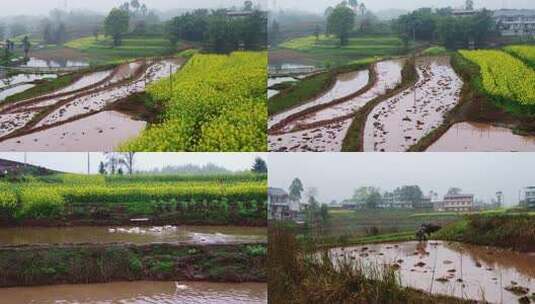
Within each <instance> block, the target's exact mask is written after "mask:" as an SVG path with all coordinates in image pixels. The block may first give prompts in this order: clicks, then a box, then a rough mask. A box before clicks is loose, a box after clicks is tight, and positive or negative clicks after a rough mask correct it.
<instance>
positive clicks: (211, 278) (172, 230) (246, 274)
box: [0, 225, 267, 304]
mask: <svg viewBox="0 0 535 304" xmlns="http://www.w3.org/2000/svg"><path fill="white" fill-rule="evenodd" d="M266 235H267V233H266V228H265V227H236V226H174V225H166V226H102V227H93V226H92V227H85V226H74V227H10V228H2V229H1V230H0V265H2V266H1V267H2V268H3V273H2V274H0V286H3V288H0V298H2V301H7V302H6V303H8V302H9V303H21V304H25V303H91V304H94V303H138V304H144V303H152V304H154V303H177V304H178V303H199V304H204V303H216V304H217V303H237V304H240V303H244V304H245V303H253V304H254V303H267V284H266V283H264V282H265V278H263V276H264V275H263V274H262V273H263V272H264V270H263V268H262V267H263V266H261V265H263V264H264V263H265V256H263V257H262V256H256V255H253V254H251V253H249V251H248V250H249V248H255V247H257V246H265V243H266V242H267V236H266ZM262 244H264V245H262ZM36 259H39V261H37V260H36ZM80 259H82V260H80ZM8 261H10V262H8ZM132 261H133V262H132ZM6 263H8V264H6ZM77 263H80V265H79V266H76V264H77ZM125 263H126V264H125ZM8 265H9V266H8ZM23 265H30V268H31V269H34V270H33V273H32V275H30V276H20V275H19V274H20V273H22V272H24V273H26V272H27V271H28V269H24V267H25V266H23ZM97 265H98V267H97ZM121 265H126V266H124V268H122V267H123V266H121ZM132 265H134V266H136V265H139V266H136V267H134V266H132ZM43 269H45V270H46V269H48V270H46V273H44V274H42V276H40V275H39V274H38V273H40V272H41V271H42V270H43ZM133 269H138V270H137V272H133V271H134V270H133ZM79 270H83V273H79ZM23 277H25V278H23ZM14 281H15V282H14ZM87 283H89V284H87ZM51 284H52V285H51Z"/></svg>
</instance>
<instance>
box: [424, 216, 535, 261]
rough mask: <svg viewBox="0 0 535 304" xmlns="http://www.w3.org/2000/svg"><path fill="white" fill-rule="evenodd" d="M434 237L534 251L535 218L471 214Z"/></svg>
mask: <svg viewBox="0 0 535 304" xmlns="http://www.w3.org/2000/svg"><path fill="white" fill-rule="evenodd" d="M433 237H434V238H438V239H442V240H449V241H458V242H466V243H471V244H476V245H487V246H496V247H504V248H510V249H513V250H518V251H528V252H530V251H535V216H533V215H529V214H524V215H522V214H517V215H508V214H483V215H469V216H466V217H465V218H464V219H463V220H460V221H458V222H455V223H452V224H450V225H448V226H446V227H444V228H443V229H442V230H440V231H439V232H437V233H436V234H435V235H434V236H433Z"/></svg>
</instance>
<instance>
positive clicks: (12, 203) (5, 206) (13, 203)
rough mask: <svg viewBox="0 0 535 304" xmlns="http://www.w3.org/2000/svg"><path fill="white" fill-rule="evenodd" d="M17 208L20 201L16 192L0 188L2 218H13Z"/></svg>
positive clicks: (0, 216) (0, 213)
mask: <svg viewBox="0 0 535 304" xmlns="http://www.w3.org/2000/svg"><path fill="white" fill-rule="evenodd" d="M17 207H18V199H17V194H16V193H15V191H13V190H11V189H9V188H7V187H1V186H0V218H6V217H7V218H11V217H13V216H14V215H15V212H16V210H17Z"/></svg>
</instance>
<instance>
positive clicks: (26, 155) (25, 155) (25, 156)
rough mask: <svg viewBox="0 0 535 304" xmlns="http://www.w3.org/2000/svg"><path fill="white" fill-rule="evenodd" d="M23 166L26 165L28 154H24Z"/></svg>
mask: <svg viewBox="0 0 535 304" xmlns="http://www.w3.org/2000/svg"><path fill="white" fill-rule="evenodd" d="M24 164H25V165H27V164H28V152H24Z"/></svg>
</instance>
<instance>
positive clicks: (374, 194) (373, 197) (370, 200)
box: [366, 187, 382, 209]
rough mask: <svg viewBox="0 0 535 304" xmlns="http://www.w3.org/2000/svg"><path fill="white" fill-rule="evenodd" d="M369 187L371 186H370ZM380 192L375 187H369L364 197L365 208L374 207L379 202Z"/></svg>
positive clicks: (380, 198)
mask: <svg viewBox="0 0 535 304" xmlns="http://www.w3.org/2000/svg"><path fill="white" fill-rule="evenodd" d="M370 188H371V187H370ZM381 200H382V197H381V193H379V191H378V190H377V189H375V188H371V190H370V194H369V195H368V197H367V198H366V208H369V209H375V208H377V206H378V205H379V204H380V203H381Z"/></svg>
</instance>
